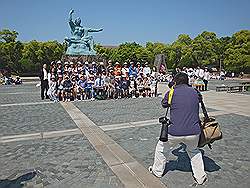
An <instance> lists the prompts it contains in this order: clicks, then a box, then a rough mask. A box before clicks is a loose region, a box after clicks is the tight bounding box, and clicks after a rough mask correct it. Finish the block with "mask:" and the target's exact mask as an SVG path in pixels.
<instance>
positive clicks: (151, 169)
mask: <svg viewBox="0 0 250 188" xmlns="http://www.w3.org/2000/svg"><path fill="white" fill-rule="evenodd" d="M148 171H149V172H150V174H153V175H154V176H155V177H157V178H161V177H162V176H157V175H155V174H154V172H153V166H149V167H148Z"/></svg>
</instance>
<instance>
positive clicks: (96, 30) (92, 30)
mask: <svg viewBox="0 0 250 188" xmlns="http://www.w3.org/2000/svg"><path fill="white" fill-rule="evenodd" d="M102 30H103V29H102V28H101V29H92V28H89V29H88V32H99V31H102Z"/></svg>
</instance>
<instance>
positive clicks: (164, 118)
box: [159, 116, 169, 124]
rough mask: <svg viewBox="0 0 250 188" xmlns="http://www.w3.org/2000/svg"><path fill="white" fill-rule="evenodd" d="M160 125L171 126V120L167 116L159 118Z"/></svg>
mask: <svg viewBox="0 0 250 188" xmlns="http://www.w3.org/2000/svg"><path fill="white" fill-rule="evenodd" d="M159 123H161V124H169V119H168V118H167V117H166V116H164V117H160V118H159Z"/></svg>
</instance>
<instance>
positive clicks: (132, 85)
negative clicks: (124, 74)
mask: <svg viewBox="0 0 250 188" xmlns="http://www.w3.org/2000/svg"><path fill="white" fill-rule="evenodd" d="M136 91H137V85H136V81H135V78H134V76H133V75H130V76H129V95H130V96H131V97H132V98H136V96H135V95H136Z"/></svg>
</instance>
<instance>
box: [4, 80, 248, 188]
mask: <svg viewBox="0 0 250 188" xmlns="http://www.w3.org/2000/svg"><path fill="white" fill-rule="evenodd" d="M223 83H224V82H220V81H216V82H214V85H216V84H217V85H220V84H223ZM228 83H231V84H234V83H232V82H228ZM237 83H238V82H237ZM210 84H211V83H210ZM213 87H214V86H213ZM211 88H212V87H211ZM160 89H161V91H160V92H164V90H166V89H167V86H166V85H161V87H160ZM203 95H204V99H205V103H206V105H207V107H208V109H209V110H208V111H209V112H210V113H211V114H214V115H216V118H217V120H218V121H219V123H220V124H221V127H222V131H223V136H224V138H223V139H222V140H220V141H218V142H215V143H214V144H213V149H212V150H210V149H209V148H208V147H204V148H202V152H203V153H204V155H203V157H204V162H205V169H206V171H207V173H208V178H209V180H208V182H207V183H206V186H205V187H222V188H224V187H227V188H234V187H240V188H241V187H242V188H245V187H249V186H248V184H250V180H249V174H250V173H249V171H250V161H249V157H250V154H249V150H248V146H249V143H250V140H249V132H250V128H249V125H250V114H249V113H250V98H249V97H250V96H249V95H245V94H243V95H242V94H228V93H225V92H221V93H216V92H215V91H213V88H212V89H211V90H210V91H209V92H204V93H203ZM39 96H40V92H39V88H36V87H35V84H25V85H22V86H14V87H12V86H0V115H1V118H0V141H1V139H2V138H6V137H8V136H9V137H10V138H12V137H19V136H27V134H28V135H31V136H28V137H29V139H28V140H26V141H21V140H19V141H18V140H14V141H11V142H10V141H8V140H7V141H6V142H0V167H1V168H0V188H2V187H7V186H6V185H12V186H13V187H14V186H16V187H18V186H19V187H20V185H21V183H23V184H24V187H124V184H123V183H122V182H123V181H124V179H123V178H122V177H124V174H126V172H127V171H126V169H123V171H120V172H119V173H115V172H117V168H114V167H112V166H110V164H109V163H108V162H107V156H105V154H107V153H106V152H104V151H101V152H100V148H98V147H97V148H96V147H94V145H95V143H96V142H97V140H95V138H91V137H90V135H88V136H85V135H84V134H81V132H80V131H77V129H78V126H77V124H76V123H77V122H78V121H81V120H80V119H79V120H78V119H77V118H73V119H75V120H73V119H72V117H71V116H70V115H69V114H68V113H67V111H66V110H65V109H64V108H63V106H62V104H60V103H55V104H54V103H49V101H48V100H45V101H41V100H40V97H39ZM160 101H161V98H159V97H157V98H142V99H121V100H109V101H83V102H80V101H77V102H73V103H72V104H73V106H75V107H77V108H78V109H79V110H80V111H81V112H82V113H83V114H85V115H87V117H88V118H89V119H90V120H92V121H93V124H95V125H97V126H100V128H102V127H103V129H102V130H104V133H102V134H103V135H104V138H105V139H106V140H109V142H112V143H113V142H114V143H116V144H117V146H116V147H118V148H119V147H121V148H120V149H119V151H123V152H125V153H126V152H127V153H128V155H130V156H131V157H132V158H133V160H135V162H136V163H139V164H141V165H142V166H143V168H140V169H144V170H145V169H146V168H147V167H148V166H149V165H151V164H152V162H153V155H154V149H155V145H156V143H157V140H158V136H159V132H160V126H159V124H158V123H156V122H155V120H156V119H157V118H158V117H159V116H161V115H163V114H164V112H165V111H164V109H162V108H161V107H160ZM85 123H87V124H88V121H86V122H85ZM124 124H125V125H126V126H124ZM128 125H129V126H128ZM130 125H132V127H131V126H130ZM122 126H123V128H122V129H119V127H122ZM97 128H98V127H97ZM83 130H84V129H83ZM96 130H98V129H96ZM98 131H99V130H98ZM41 132H42V133H44V132H45V133H46V135H50V136H49V137H50V138H48V137H46V138H45V137H42V138H39V139H38V138H36V137H35V136H32V135H36V134H37V133H41ZM99 132H100V131H99ZM99 132H98V135H99V134H100V133H99ZM105 134H106V136H105ZM107 136H109V138H108V137H107ZM107 147H108V146H107ZM180 147H181V146H180ZM108 148H109V147H108ZM116 150H117V149H116ZM116 150H113V151H114V153H113V154H114V155H119V153H115V151H116ZM102 152H104V153H102ZM166 169H167V170H166V174H165V175H164V177H163V178H161V179H160V181H162V182H163V183H164V184H165V185H166V187H168V188H173V187H177V188H178V187H180V188H182V187H189V185H190V184H192V182H193V180H192V173H191V169H190V163H189V162H188V156H187V154H186V152H181V151H179V149H178V148H177V149H176V150H174V151H173V153H172V154H171V155H170V157H169V163H168V165H167V168H166ZM144 170H143V171H141V173H142V176H145V177H146V176H147V175H146V174H145V172H144ZM33 171H36V173H37V175H35V176H34V177H33V176H32V175H31V174H28V172H33ZM122 174H123V175H122ZM18 177H19V178H18ZM121 180H122V181H121ZM130 187H133V186H130ZM134 187H135V186H134Z"/></svg>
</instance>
